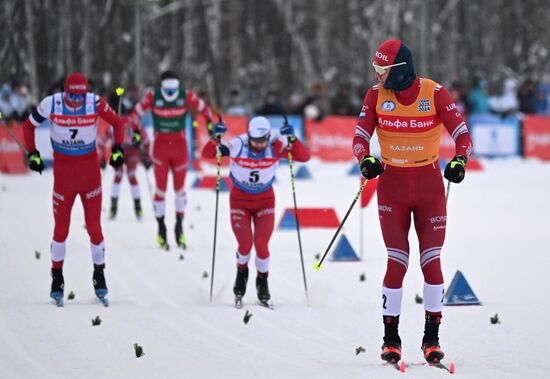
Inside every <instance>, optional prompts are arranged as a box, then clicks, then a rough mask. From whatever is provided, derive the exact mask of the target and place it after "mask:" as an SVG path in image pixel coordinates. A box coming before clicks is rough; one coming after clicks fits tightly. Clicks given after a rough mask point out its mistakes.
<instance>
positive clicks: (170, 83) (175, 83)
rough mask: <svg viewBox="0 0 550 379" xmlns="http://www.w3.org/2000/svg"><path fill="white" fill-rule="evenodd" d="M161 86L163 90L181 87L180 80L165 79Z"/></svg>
mask: <svg viewBox="0 0 550 379" xmlns="http://www.w3.org/2000/svg"><path fill="white" fill-rule="evenodd" d="M160 85H161V86H162V87H163V88H179V86H180V80H179V79H175V78H173V79H164V80H163V81H162V82H160Z"/></svg>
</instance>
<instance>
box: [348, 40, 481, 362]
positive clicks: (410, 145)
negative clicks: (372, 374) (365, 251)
mask: <svg viewBox="0 0 550 379" xmlns="http://www.w3.org/2000/svg"><path fill="white" fill-rule="evenodd" d="M373 66H374V69H375V73H376V79H377V80H378V84H377V85H375V86H373V87H372V88H370V89H369V90H368V92H367V94H366V96H365V100H364V103H363V107H362V109H361V113H360V114H359V120H358V123H357V126H356V129H355V137H354V139H353V152H354V154H355V156H356V157H357V160H358V161H359V163H360V166H361V172H362V173H363V175H364V176H365V178H367V179H372V178H375V177H376V176H378V175H380V174H382V175H381V176H380V180H379V182H378V214H379V219H380V226H381V228H382V235H383V237H384V243H385V245H386V250H387V253H388V262H387V268H386V275H385V277H384V283H383V286H382V314H383V322H384V328H385V332H384V343H383V346H382V355H381V357H382V359H384V360H386V361H392V362H397V361H399V360H400V359H401V339H400V337H399V334H398V323H399V316H400V314H401V299H402V296H403V288H402V287H403V278H404V277H405V273H406V272H407V267H408V265H409V252H410V249H409V241H408V235H409V229H410V226H411V214H412V215H413V217H414V226H415V229H416V234H417V236H418V240H419V245H420V246H419V248H420V266H421V268H422V273H423V275H424V309H425V325H424V337H423V339H422V350H423V352H424V357H425V359H426V360H427V361H428V362H430V363H433V362H439V361H440V360H441V359H442V358H443V356H444V354H443V351H442V350H441V348H440V346H439V325H440V322H441V316H442V314H441V311H442V301H443V293H444V284H443V274H442V272H441V260H440V255H441V251H442V248H443V242H444V240H445V228H446V225H447V224H446V220H447V210H446V204H445V188H444V184H443V180H442V179H443V178H442V177H441V171H440V169H439V161H438V158H439V145H440V139H441V134H442V132H443V128H445V129H446V130H447V131H448V132H449V134H450V135H451V136H452V138H453V139H454V140H455V144H456V156H455V157H454V158H453V159H452V161H451V162H449V164H448V165H447V167H446V168H445V178H446V179H448V180H449V181H451V182H454V183H460V182H461V181H462V179H464V173H465V169H464V167H465V165H466V162H467V161H468V158H469V156H470V151H471V149H472V141H471V138H470V135H469V133H468V129H467V127H466V123H465V122H464V119H463V117H462V115H461V114H460V112H458V110H457V109H456V105H455V103H454V100H453V98H452V97H451V95H450V93H449V91H447V89H445V88H444V87H443V86H441V85H440V84H438V83H436V82H434V81H432V80H430V79H427V78H420V77H419V76H417V75H416V72H415V68H414V62H413V58H412V53H411V50H410V49H409V48H408V47H407V45H405V44H404V43H402V42H401V41H399V40H388V41H386V42H384V43H383V44H382V45H380V47H379V48H378V50H377V51H376V54H375V59H374V62H373ZM375 129H376V133H377V135H378V140H379V142H380V148H381V152H382V154H381V159H382V161H381V162H380V160H378V159H377V158H375V157H372V156H371V155H370V146H369V143H370V139H371V137H372V135H373V133H374V131H375Z"/></svg>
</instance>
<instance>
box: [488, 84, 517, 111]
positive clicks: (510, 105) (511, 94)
mask: <svg viewBox="0 0 550 379" xmlns="http://www.w3.org/2000/svg"><path fill="white" fill-rule="evenodd" d="M517 91H518V81H517V80H516V79H514V78H508V79H505V80H504V86H503V90H502V95H501V96H491V97H489V107H490V108H491V110H492V111H493V112H496V113H498V114H500V115H501V116H503V117H506V116H509V115H511V114H513V113H515V112H517V111H518V109H519V101H518V94H517Z"/></svg>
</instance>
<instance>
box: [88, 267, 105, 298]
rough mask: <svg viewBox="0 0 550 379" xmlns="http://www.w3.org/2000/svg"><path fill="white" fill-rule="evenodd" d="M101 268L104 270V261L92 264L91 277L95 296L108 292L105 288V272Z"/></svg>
mask: <svg viewBox="0 0 550 379" xmlns="http://www.w3.org/2000/svg"><path fill="white" fill-rule="evenodd" d="M103 270H105V263H104V264H102V265H96V264H94V275H93V277H92V278H93V283H94V289H95V294H96V295H97V297H101V296H105V295H107V293H108V292H109V290H108V289H107V283H106V282H105V274H104V273H103Z"/></svg>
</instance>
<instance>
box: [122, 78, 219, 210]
mask: <svg viewBox="0 0 550 379" xmlns="http://www.w3.org/2000/svg"><path fill="white" fill-rule="evenodd" d="M180 90H181V91H184V99H182V103H181V104H177V106H175V107H172V108H168V107H166V106H165V105H162V104H159V103H160V102H163V100H162V99H158V98H157V100H155V93H159V91H160V89H158V88H157V89H156V90H155V91H147V93H146V94H145V96H144V97H143V98H142V99H141V100H140V101H139V103H138V104H136V106H135V107H134V109H133V111H132V118H133V119H134V120H136V119H138V118H139V117H141V116H143V115H144V113H145V112H146V111H148V110H151V112H152V113H153V119H154V120H155V119H156V120H158V119H161V120H162V119H165V118H166V119H168V118H170V119H175V120H177V122H180V123H184V121H185V117H186V115H187V112H189V111H197V112H200V113H201V114H202V115H203V116H204V118H205V119H206V121H207V122H210V120H211V119H212V112H211V110H210V108H209V107H208V105H207V104H206V102H205V101H204V100H203V99H201V98H200V97H198V96H197V95H196V94H195V93H194V92H193V91H191V90H184V89H183V88H182V89H180ZM153 128H154V129H155V131H154V138H153V139H154V141H153V149H152V154H151V157H152V160H153V165H154V166H153V169H154V173H155V182H156V190H155V197H154V204H155V217H157V218H159V217H163V216H164V214H165V208H166V205H165V200H164V199H165V195H166V185H167V181H168V172H169V171H172V179H173V185H174V192H175V194H176V196H175V207H176V215H183V214H184V212H185V206H186V203H187V198H186V193H185V176H186V175H187V160H188V151H187V140H186V137H185V129H181V130H179V131H176V132H171V131H166V130H163V128H159V127H157V125H156V121H154V124H153Z"/></svg>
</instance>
